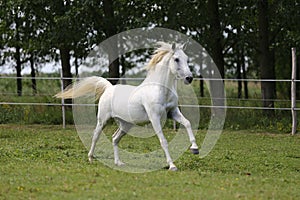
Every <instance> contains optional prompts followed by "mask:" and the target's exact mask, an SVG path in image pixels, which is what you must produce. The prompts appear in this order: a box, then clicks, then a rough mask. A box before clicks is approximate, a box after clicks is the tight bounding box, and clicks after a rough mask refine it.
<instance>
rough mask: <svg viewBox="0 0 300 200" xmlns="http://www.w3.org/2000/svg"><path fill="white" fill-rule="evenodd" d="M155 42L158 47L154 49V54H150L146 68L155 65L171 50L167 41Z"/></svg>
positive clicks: (151, 67) (148, 68)
mask: <svg viewBox="0 0 300 200" xmlns="http://www.w3.org/2000/svg"><path fill="white" fill-rule="evenodd" d="M157 44H158V45H159V46H160V47H159V48H157V49H156V50H155V51H154V54H153V55H152V58H151V60H150V61H149V63H148V65H147V66H146V69H147V70H150V69H153V68H154V67H155V66H156V64H157V63H159V62H160V61H161V60H162V59H163V58H164V56H165V55H166V54H167V53H169V52H172V51H173V50H172V46H171V45H170V44H168V43H165V42H158V43H157Z"/></svg>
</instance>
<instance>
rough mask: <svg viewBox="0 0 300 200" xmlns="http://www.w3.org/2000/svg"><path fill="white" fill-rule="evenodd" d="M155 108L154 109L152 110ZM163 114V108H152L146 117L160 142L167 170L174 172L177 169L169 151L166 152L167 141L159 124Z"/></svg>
mask: <svg viewBox="0 0 300 200" xmlns="http://www.w3.org/2000/svg"><path fill="white" fill-rule="evenodd" d="M154 107H155V109H153V108H154ZM162 112H163V108H161V106H152V108H151V109H150V110H148V112H147V113H148V116H149V119H150V121H151V124H152V126H153V129H154V131H155V133H156V135H157V136H158V139H159V141H160V144H161V147H162V149H163V150H164V152H165V155H166V158H167V163H168V164H169V170H170V171H176V170H177V167H176V166H175V165H174V163H173V161H172V159H171V156H170V153H169V150H168V141H167V140H166V138H165V136H164V134H163V132H162V127H161V123H160V118H161V116H162V115H161V113H162Z"/></svg>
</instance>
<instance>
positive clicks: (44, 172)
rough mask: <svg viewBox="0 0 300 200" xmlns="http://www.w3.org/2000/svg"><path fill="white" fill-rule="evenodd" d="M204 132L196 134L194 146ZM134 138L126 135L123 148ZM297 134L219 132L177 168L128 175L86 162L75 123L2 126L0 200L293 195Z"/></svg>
mask: <svg viewBox="0 0 300 200" xmlns="http://www.w3.org/2000/svg"><path fill="white" fill-rule="evenodd" d="M108 128H109V129H108V131H109V132H113V131H114V130H115V128H116V127H111V126H110V127H108ZM165 131H166V132H165V133H166V135H172V131H171V132H169V131H168V130H165ZM204 134H205V131H201V132H198V134H197V136H196V138H197V140H198V143H199V144H201V141H202V140H203V138H204V136H205V135H204ZM135 139H136V138H132V137H128V136H125V137H124V138H123V140H122V141H121V143H122V144H121V145H123V146H122V147H123V148H126V147H127V145H128V146H129V145H130V144H133V143H134V140H135ZM299 139H300V138H299V136H297V135H296V136H294V137H291V136H290V135H283V134H266V133H263V134H260V133H249V132H248V131H238V132H237V131H230V132H225V133H223V134H222V135H221V138H220V139H219V140H218V143H217V145H216V146H215V148H214V149H213V150H212V152H211V153H210V154H209V155H208V156H207V157H205V158H202V159H200V158H199V157H198V156H195V155H192V154H190V152H188V151H187V152H186V153H184V154H183V155H182V156H181V157H180V158H179V159H178V160H176V161H175V164H176V165H177V166H178V167H179V171H178V172H169V171H167V170H166V169H161V170H158V171H155V172H151V173H143V174H130V173H124V172H120V171H116V170H113V169H110V168H108V167H107V166H105V165H103V164H102V163H100V162H98V161H95V162H94V163H92V164H90V163H89V162H88V159H87V150H86V149H85V148H84V147H83V145H82V143H81V141H80V139H79V137H78V135H77V134H76V130H75V129H74V128H73V127H68V128H67V129H66V130H62V129H61V126H44V125H42V126H41V125H34V126H28V125H26V126H23V125H22V126H20V125H1V126H0V180H1V181H0V198H1V199H239V198H241V199H299V198H300V196H299V194H300V191H299V188H300V187H299V185H300V181H299V180H300V176H299V167H298V166H299V163H300V162H299V154H300V152H299ZM144 146H153V147H155V148H160V146H159V142H158V140H151V139H150V140H148V139H145V140H144V141H142V142H140V143H139V145H138V146H137V145H136V146H134V148H135V150H137V151H138V152H140V151H143V149H144V148H143V147H144ZM131 150H132V149H131Z"/></svg>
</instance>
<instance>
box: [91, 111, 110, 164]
mask: <svg viewBox="0 0 300 200" xmlns="http://www.w3.org/2000/svg"><path fill="white" fill-rule="evenodd" d="M109 118H110V117H109V116H108V115H107V116H105V117H104V118H103V119H101V118H98V121H97V126H96V128H95V130H94V133H93V139H92V144H91V148H90V151H89V153H88V157H89V161H90V162H92V161H93V155H94V151H95V147H96V143H97V141H98V140H99V136H100V134H101V132H102V129H103V127H104V126H105V124H106V122H107V120H108V119H109Z"/></svg>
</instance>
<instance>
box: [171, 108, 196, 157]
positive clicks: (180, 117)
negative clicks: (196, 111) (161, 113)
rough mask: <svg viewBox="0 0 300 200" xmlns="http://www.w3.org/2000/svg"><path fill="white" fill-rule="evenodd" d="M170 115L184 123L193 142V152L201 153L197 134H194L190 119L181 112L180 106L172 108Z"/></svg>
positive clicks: (191, 148)
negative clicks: (196, 137)
mask: <svg viewBox="0 0 300 200" xmlns="http://www.w3.org/2000/svg"><path fill="white" fill-rule="evenodd" d="M170 117H171V118H172V119H174V120H175V121H177V122H178V123H180V124H182V125H183V126H184V127H185V128H186V130H187V133H188V135H189V139H190V142H191V144H192V146H191V147H190V150H191V152H192V153H193V154H199V149H198V145H197V144H196V139H195V136H194V134H193V131H192V127H191V123H190V121H189V120H187V119H186V118H185V117H184V116H183V114H182V113H181V112H180V110H179V108H178V107H176V108H175V109H174V110H172V111H171V112H170Z"/></svg>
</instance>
